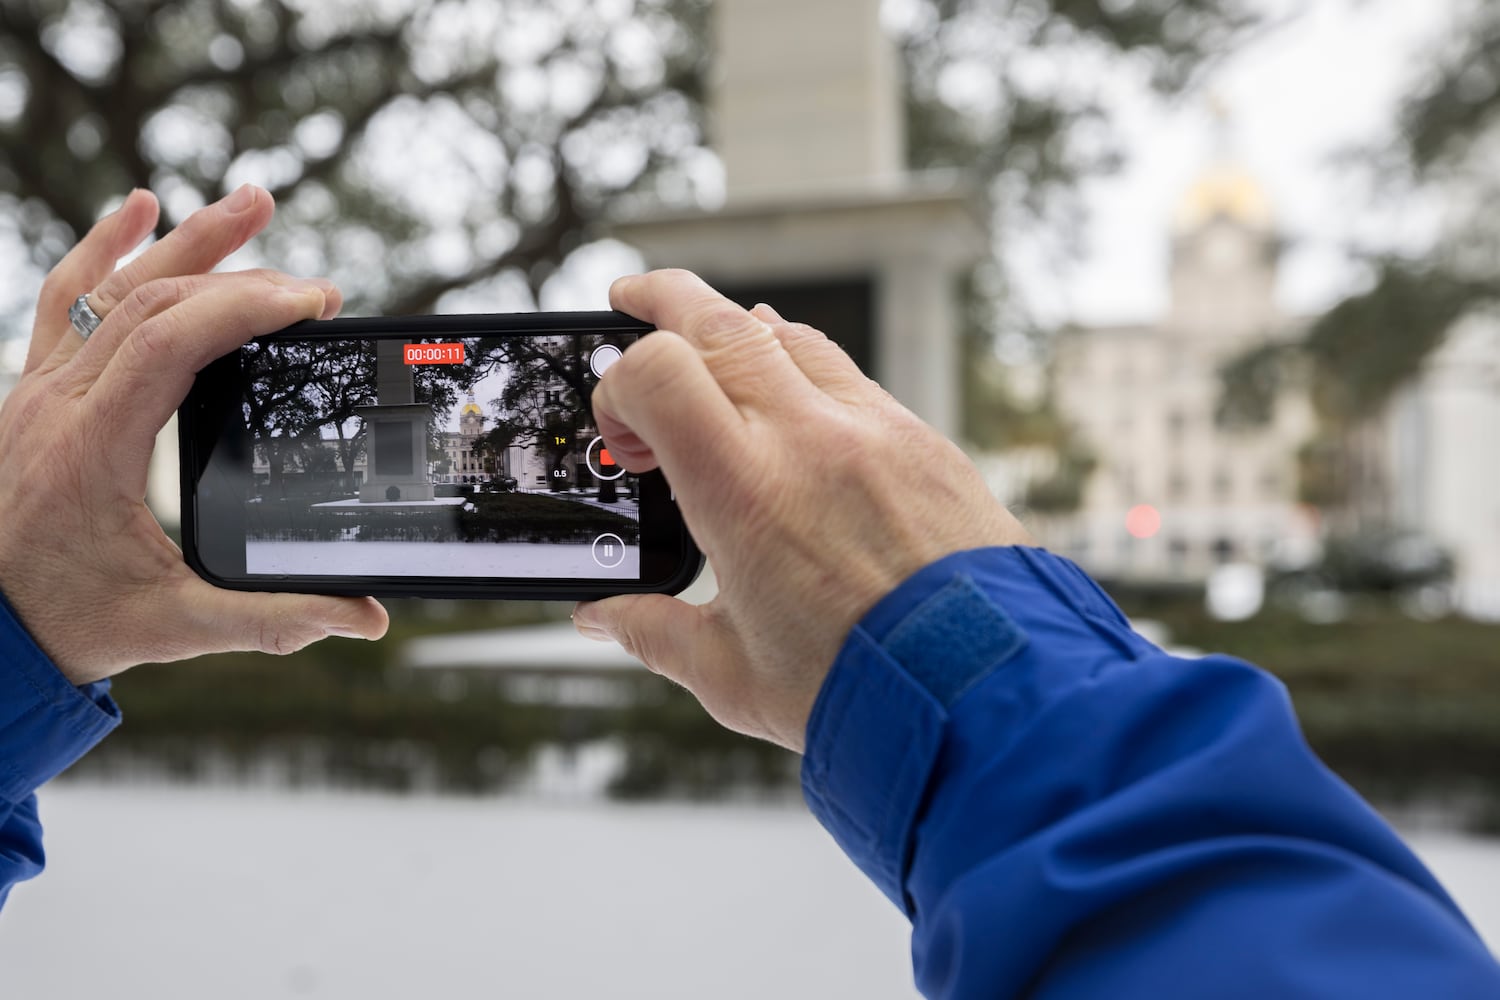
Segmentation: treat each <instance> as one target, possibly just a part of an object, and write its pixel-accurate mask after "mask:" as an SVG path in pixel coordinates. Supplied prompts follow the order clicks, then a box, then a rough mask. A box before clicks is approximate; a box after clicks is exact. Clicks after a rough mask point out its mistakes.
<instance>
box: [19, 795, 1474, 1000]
mask: <svg viewBox="0 0 1500 1000" xmlns="http://www.w3.org/2000/svg"><path fill="white" fill-rule="evenodd" d="M42 818H43V821H44V822H45V824H46V826H47V847H48V870H47V872H46V873H45V874H44V875H43V876H42V877H41V878H40V879H38V880H37V881H35V882H29V883H24V884H22V885H21V886H19V887H18V888H17V889H16V890H15V892H14V893H13V895H12V897H11V900H10V903H9V904H8V905H7V907H6V908H5V910H4V911H3V912H0V970H3V975H0V982H3V988H0V989H3V994H4V996H6V997H16V998H25V1000H77V998H80V997H94V996H110V997H116V998H120V1000H179V998H181V1000H188V998H191V1000H200V998H203V997H213V998H215V1000H238V998H246V1000H249V998H254V1000H267V998H281V997H327V998H339V1000H342V998H358V1000H409V998H412V997H441V998H443V1000H467V998H470V997H475V998H477V997H485V998H490V997H516V998H528V1000H529V998H547V1000H551V998H562V1000H568V998H574V997H577V998H585V997H587V998H594V997H600V998H620V997H650V998H652V1000H674V998H683V1000H688V998H691V1000H702V998H712V1000H770V998H783V997H784V998H803V997H820V998H821V997H837V998H843V997H859V998H861V1000H914V998H915V996H916V994H915V990H914V989H913V988H912V985H911V968H910V959H909V957H908V930H907V927H906V923H905V921H904V919H903V918H902V917H901V916H900V914H899V913H898V912H897V911H896V909H895V908H894V907H892V906H891V905H890V903H888V902H887V901H886V900H885V898H884V897H882V896H881V895H880V893H879V892H878V891H877V890H875V889H874V888H873V887H872V886H871V885H870V884H869V883H867V882H866V881H865V879H864V877H863V876H862V875H860V874H859V873H858V872H857V871H856V870H855V869H854V867H853V866H852V865H851V864H850V863H849V862H848V861H847V860H846V859H845V858H844V857H843V855H841V854H840V853H839V851H838V849H837V848H836V847H835V846H834V845H833V842H832V841H831V840H830V839H829V837H828V836H827V834H825V833H824V832H823V831H822V830H821V829H819V828H818V826H817V824H816V823H815V822H814V821H813V820H812V819H811V817H809V816H808V815H807V813H806V811H805V810H803V809H801V808H799V807H796V806H792V805H788V806H760V807H757V806H749V805H718V806H685V805H645V806H624V805H618V804H611V803H607V802H600V801H593V800H584V801H572V800H548V801H540V800H536V799H516V798H491V799H461V798H443V797H430V796H414V797H398V796H389V795H356V794H349V793H329V792H308V791H302V792H295V791H285V790H266V789H255V790H245V789H240V790H235V789H228V788H217V787H160V786H146V787H128V786H116V787H108V786H101V785H96V784H62V785H53V786H51V787H48V788H46V789H43V791H42ZM1410 842H1411V844H1412V846H1413V847H1415V849H1416V851H1417V853H1418V854H1420V855H1421V856H1422V858H1423V860H1424V861H1426V862H1427V864H1428V865H1430V866H1431V867H1432V869H1433V871H1434V872H1436V874H1437V876H1438V877H1439V878H1440V879H1441V880H1442V881H1443V882H1444V884H1445V885H1447V887H1448V889H1449V891H1451V892H1452V893H1453V895H1454V897H1455V898H1457V899H1458V901H1459V903H1460V905H1462V906H1463V907H1464V908H1465V910H1466V911H1467V912H1468V914H1469V916H1470V918H1471V919H1472V920H1473V922H1474V924H1475V925H1476V926H1477V927H1478V928H1479V931H1480V933H1481V934H1482V935H1484V936H1485V937H1486V939H1487V940H1488V941H1489V942H1490V943H1491V946H1492V947H1493V946H1495V945H1496V944H1497V943H1500V841H1497V840H1492V839H1481V838H1475V837H1466V836H1460V835H1455V834H1440V833H1421V834H1417V835H1413V836H1412V837H1410Z"/></svg>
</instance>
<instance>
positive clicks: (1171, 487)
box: [1167, 469, 1188, 503]
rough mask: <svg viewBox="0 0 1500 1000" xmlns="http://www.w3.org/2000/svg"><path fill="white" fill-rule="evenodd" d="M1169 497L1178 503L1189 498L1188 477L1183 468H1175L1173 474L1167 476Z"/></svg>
mask: <svg viewBox="0 0 1500 1000" xmlns="http://www.w3.org/2000/svg"><path fill="white" fill-rule="evenodd" d="M1167 497H1168V498H1169V499H1171V500H1175V501H1177V502H1178V503H1181V502H1183V501H1185V500H1186V499H1187V498H1188V479H1187V476H1185V475H1183V473H1182V470H1181V469H1173V470H1172V474H1171V475H1170V476H1168V477H1167Z"/></svg>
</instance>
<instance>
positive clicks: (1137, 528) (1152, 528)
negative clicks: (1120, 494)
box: [1125, 503, 1161, 538]
mask: <svg viewBox="0 0 1500 1000" xmlns="http://www.w3.org/2000/svg"><path fill="white" fill-rule="evenodd" d="M1125 530H1126V531H1128V532H1130V534H1131V536H1132V537H1134V538H1154V537H1155V536H1156V533H1157V532H1158V531H1160V530H1161V512H1160V511H1158V510H1157V509H1156V508H1155V507H1153V506H1151V505H1150V504H1145V503H1143V504H1139V505H1137V506H1135V507H1132V508H1130V513H1128V514H1126V515H1125Z"/></svg>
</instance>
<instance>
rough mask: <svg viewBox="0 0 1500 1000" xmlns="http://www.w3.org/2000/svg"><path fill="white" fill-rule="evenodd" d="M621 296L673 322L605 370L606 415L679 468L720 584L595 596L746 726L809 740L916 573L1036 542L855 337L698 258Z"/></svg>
mask: <svg viewBox="0 0 1500 1000" xmlns="http://www.w3.org/2000/svg"><path fill="white" fill-rule="evenodd" d="M610 302H611V304H612V305H614V307H615V308H616V309H619V310H621V311H622V312H626V313H629V314H630V315H632V316H635V317H637V318H639V319H642V320H645V321H646V322H648V323H653V324H655V325H656V326H657V327H659V328H661V329H662V330H665V331H674V332H657V333H652V334H650V335H649V336H646V337H643V338H642V339H641V340H639V341H638V342H636V343H635V344H633V345H632V346H631V347H630V348H629V349H628V350H627V351H626V352H625V355H624V357H622V358H621V359H620V361H618V362H616V363H615V364H614V365H613V366H612V367H611V368H610V369H609V371H608V373H607V374H606V375H605V376H604V378H603V379H601V380H600V382H599V385H598V387H597V388H596V389H595V391H594V414H595V416H596V418H597V419H598V423H599V431H600V433H601V434H602V435H604V438H605V440H606V441H608V442H609V449H610V453H611V454H612V455H614V456H615V457H616V458H617V459H618V460H620V461H623V463H624V465H625V467H626V468H627V469H629V470H630V471H632V472H644V471H647V470H649V469H653V468H656V467H657V466H660V467H661V469H662V471H663V472H664V473H665V475H666V477H667V479H668V480H669V481H670V482H671V484H672V488H673V490H674V491H675V492H676V495H677V502H678V504H679V505H680V506H681V508H682V512H683V516H684V517H685V518H686V520H687V523H688V527H689V528H690V529H691V531H692V532H693V537H694V538H696V539H697V540H698V543H699V545H700V546H701V547H702V548H703V551H704V553H705V554H706V555H707V556H708V560H709V562H710V563H711V564H712V565H713V567H714V570H715V572H716V573H717V574H718V578H719V595H718V597H717V598H715V599H714V600H713V601H712V602H711V603H709V604H707V605H704V606H703V607H695V606H693V605H690V604H686V603H684V602H682V601H680V600H677V599H676V598H671V597H666V596H662V595H632V596H625V597H614V598H610V599H608V600H604V601H599V602H597V603H592V604H580V605H579V606H578V607H577V608H576V609H575V610H574V621H575V623H576V624H577V626H578V628H579V630H580V631H581V632H583V634H585V635H589V636H591V637H593V638H599V639H614V640H616V641H618V642H619V643H620V644H621V645H623V646H624V647H625V648H626V649H627V650H628V651H630V652H631V653H632V654H633V655H635V656H637V657H639V658H640V659H641V660H642V661H643V662H644V663H646V665H647V666H649V667H651V668H652V669H653V670H656V671H657V672H659V673H662V674H664V675H666V676H667V677H669V678H671V679H672V680H675V681H677V682H678V683H680V684H682V685H683V686H684V687H686V688H688V689H689V690H690V691H692V692H693V694H694V695H695V696H697V698H698V700H699V701H701V702H702V703H703V706H704V708H706V709H708V711H709V713H710V714H712V715H713V717H714V718H715V719H717V720H719V722H721V723H723V724H724V725H726V726H728V727H729V728H731V729H734V730H737V731H739V732H742V733H748V734H750V735H753V736H760V737H764V738H765V739H768V740H771V741H773V742H775V743H779V744H781V745H782V746H784V747H787V748H789V749H792V750H796V751H799V752H800V751H801V749H802V746H803V739H804V730H805V729H806V727H807V718H808V715H809V713H810V712H811V711H812V705H813V702H814V700H815V699H816V698H817V695H818V690H819V688H820V687H821V685H822V683H823V678H824V677H825V676H826V675H827V673H828V669H829V667H830V666H831V665H832V663H833V659H834V657H835V656H836V655H837V653H838V650H839V647H840V646H841V645H842V644H843V642H844V639H845V637H846V636H847V635H848V632H849V630H850V628H852V627H853V626H854V625H855V624H856V623H857V622H858V621H859V620H860V618H862V617H863V616H864V614H865V612H867V611H868V610H869V609H870V608H871V606H873V605H874V604H875V602H876V601H878V600H879V599H880V598H881V597H883V596H884V595H885V594H887V593H889V592H890V591H891V590H892V589H894V588H895V587H896V586H897V585H898V584H899V583H901V581H902V580H904V579H905V578H906V577H907V576H909V575H910V574H911V573H913V572H915V571H916V570H918V569H920V568H921V567H923V566H925V565H927V564H928V563H930V562H932V561H933V560H936V559H939V558H941V557H942V556H945V555H948V554H949V553H952V552H957V551H961V550H964V549H969V548H976V547H981V546H987V545H1012V544H1025V543H1028V542H1029V539H1028V537H1027V535H1026V532H1025V530H1024V529H1023V528H1022V527H1021V526H1020V524H1019V523H1018V522H1017V521H1016V520H1015V518H1013V517H1012V516H1011V515H1010V513H1009V512H1008V511H1007V510H1006V509H1005V508H1004V506H1002V505H1001V504H1000V503H999V502H997V501H996V500H995V499H994V497H992V496H991V495H990V493H989V490H988V489H987V488H986V487H985V484H984V482H983V480H982V479H981V478H980V476H979V473H978V471H977V470H976V469H975V468H974V466H973V465H972V464H971V463H970V462H969V460H968V459H967V458H966V457H965V456H964V454H963V453H962V452H961V451H960V450H959V449H958V448H957V447H956V446H954V445H953V444H952V443H951V442H949V441H948V440H947V439H945V438H943V437H942V436H941V435H940V434H938V433H937V432H936V431H934V430H933V429H932V428H930V427H928V426H927V425H926V424H924V423H922V422H921V421H920V420H918V419H917V417H916V416H915V415H913V414H912V413H911V412H910V411H909V410H907V409H906V408H904V407H903V406H901V405H900V404H899V403H897V402H896V401H895V399H893V398H892V397H891V396H890V395H889V394H888V393H886V392H885V391H884V390H883V389H881V388H880V387H879V386H878V385H876V384H875V383H874V382H872V381H870V380H869V379H868V378H866V377H865V376H864V374H863V373H861V372H860V370H859V368H858V367H857V366H856V365H855V364H854V362H852V361H851V360H850V359H849V357H848V355H846V354H845V353H844V352H843V351H842V350H841V349H840V348H839V347H838V345H836V344H834V343H833V342H832V341H830V340H829V339H828V338H827V337H825V336H824V335H823V334H821V333H819V332H818V331H817V330H814V329H812V328H811V327H808V326H804V325H801V324H797V323H788V322H786V321H784V320H783V319H782V318H781V317H780V316H778V315H777V314H776V313H775V312H774V311H773V310H771V309H770V308H768V307H766V306H757V307H756V308H755V310H753V311H751V312H746V311H745V310H743V309H741V308H740V307H738V306H736V305H735V304H734V303H732V302H730V301H729V300H728V299H725V298H724V297H723V296H721V295H719V294H718V293H717V292H715V291H714V290H713V289H711V288H709V287H708V286H707V285H705V284H704V283H703V282H702V281H700V280H699V279H698V278H697V277H696V276H694V275H692V274H689V273H688V272H685V271H659V272H655V273H652V274H648V275H644V276H640V277H632V278H623V279H621V280H620V281H617V282H616V283H615V285H614V287H613V288H612V289H611V290H610Z"/></svg>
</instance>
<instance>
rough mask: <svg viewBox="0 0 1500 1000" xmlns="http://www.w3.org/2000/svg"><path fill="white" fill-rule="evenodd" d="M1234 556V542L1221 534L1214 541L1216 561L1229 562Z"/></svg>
mask: <svg viewBox="0 0 1500 1000" xmlns="http://www.w3.org/2000/svg"><path fill="white" fill-rule="evenodd" d="M1233 558H1234V542H1232V541H1230V540H1229V539H1228V538H1225V537H1223V536H1220V537H1219V538H1217V539H1215V541H1214V561H1215V562H1218V563H1227V562H1229V561H1230V560H1232V559H1233Z"/></svg>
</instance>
